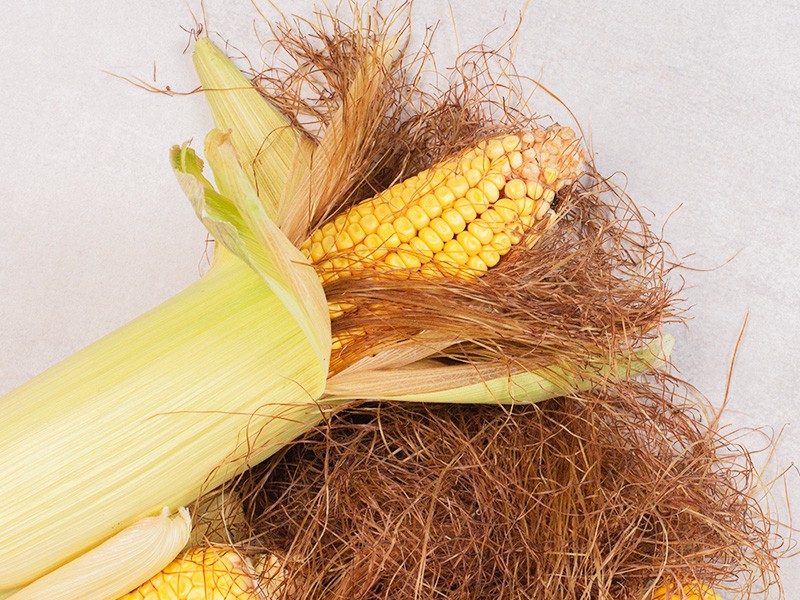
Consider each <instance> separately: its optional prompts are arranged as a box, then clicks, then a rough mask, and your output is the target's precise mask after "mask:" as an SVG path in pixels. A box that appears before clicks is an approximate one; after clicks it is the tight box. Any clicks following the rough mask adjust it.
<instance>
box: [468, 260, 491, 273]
mask: <svg viewBox="0 0 800 600" xmlns="http://www.w3.org/2000/svg"><path fill="white" fill-rule="evenodd" d="M467 267H469V268H470V269H472V270H474V271H479V272H481V273H483V272H484V271H488V270H489V266H488V265H487V264H486V263H485V262H483V259H482V258H480V257H479V256H470V257H469V258H468V259H467Z"/></svg>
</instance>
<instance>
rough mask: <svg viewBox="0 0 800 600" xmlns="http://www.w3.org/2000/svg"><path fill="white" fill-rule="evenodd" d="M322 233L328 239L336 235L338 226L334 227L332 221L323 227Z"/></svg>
mask: <svg viewBox="0 0 800 600" xmlns="http://www.w3.org/2000/svg"><path fill="white" fill-rule="evenodd" d="M321 231H322V235H323V236H324V237H328V236H329V235H336V225H334V224H333V222H332V221H331V222H328V223H325V225H323V226H322V229H321Z"/></svg>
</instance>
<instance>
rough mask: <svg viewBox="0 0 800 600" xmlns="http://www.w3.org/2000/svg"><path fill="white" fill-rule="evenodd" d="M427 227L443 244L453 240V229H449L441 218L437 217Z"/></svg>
mask: <svg viewBox="0 0 800 600" xmlns="http://www.w3.org/2000/svg"><path fill="white" fill-rule="evenodd" d="M453 212H455V211H453ZM456 214H458V213H456ZM460 216H461V215H459V217H460ZM429 227H430V228H431V229H433V230H434V231H435V232H436V235H438V236H439V239H440V240H442V241H443V242H446V241H447V240H451V239H453V236H454V235H455V234H454V233H453V229H452V228H451V227H450V225H448V224H447V221H445V220H444V219H443V218H442V217H437V218H435V219H433V220H432V221H431V224H430V225H429Z"/></svg>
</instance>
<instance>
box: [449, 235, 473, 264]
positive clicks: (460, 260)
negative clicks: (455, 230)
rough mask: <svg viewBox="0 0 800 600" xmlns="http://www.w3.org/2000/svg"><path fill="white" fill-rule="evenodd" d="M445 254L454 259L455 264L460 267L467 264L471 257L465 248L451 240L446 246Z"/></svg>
mask: <svg viewBox="0 0 800 600" xmlns="http://www.w3.org/2000/svg"><path fill="white" fill-rule="evenodd" d="M444 253H445V254H447V256H449V257H450V258H452V259H453V262H455V263H456V264H458V265H465V264H467V260H468V259H469V255H468V254H467V253H466V252H464V248H463V247H462V246H461V244H459V243H458V241H456V240H450V241H449V242H447V243H446V244H445V245H444Z"/></svg>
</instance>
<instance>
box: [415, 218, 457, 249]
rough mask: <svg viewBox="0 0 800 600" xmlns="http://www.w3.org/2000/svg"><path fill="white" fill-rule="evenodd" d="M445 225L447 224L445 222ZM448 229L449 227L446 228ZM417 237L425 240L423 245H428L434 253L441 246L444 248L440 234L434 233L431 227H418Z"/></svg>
mask: <svg viewBox="0 0 800 600" xmlns="http://www.w3.org/2000/svg"><path fill="white" fill-rule="evenodd" d="M445 226H447V224H446V223H445ZM447 230H448V231H450V228H449V227H448V228H447ZM450 233H452V231H450ZM417 237H418V238H419V239H421V240H422V241H423V242H425V245H426V246H428V248H430V249H431V250H432V251H433V252H434V253H435V252H440V251H441V250H442V248H444V241H443V240H442V238H441V236H440V235H439V234H438V233H436V231H434V230H433V228H431V227H423V228H422V229H420V231H419V234H417Z"/></svg>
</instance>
